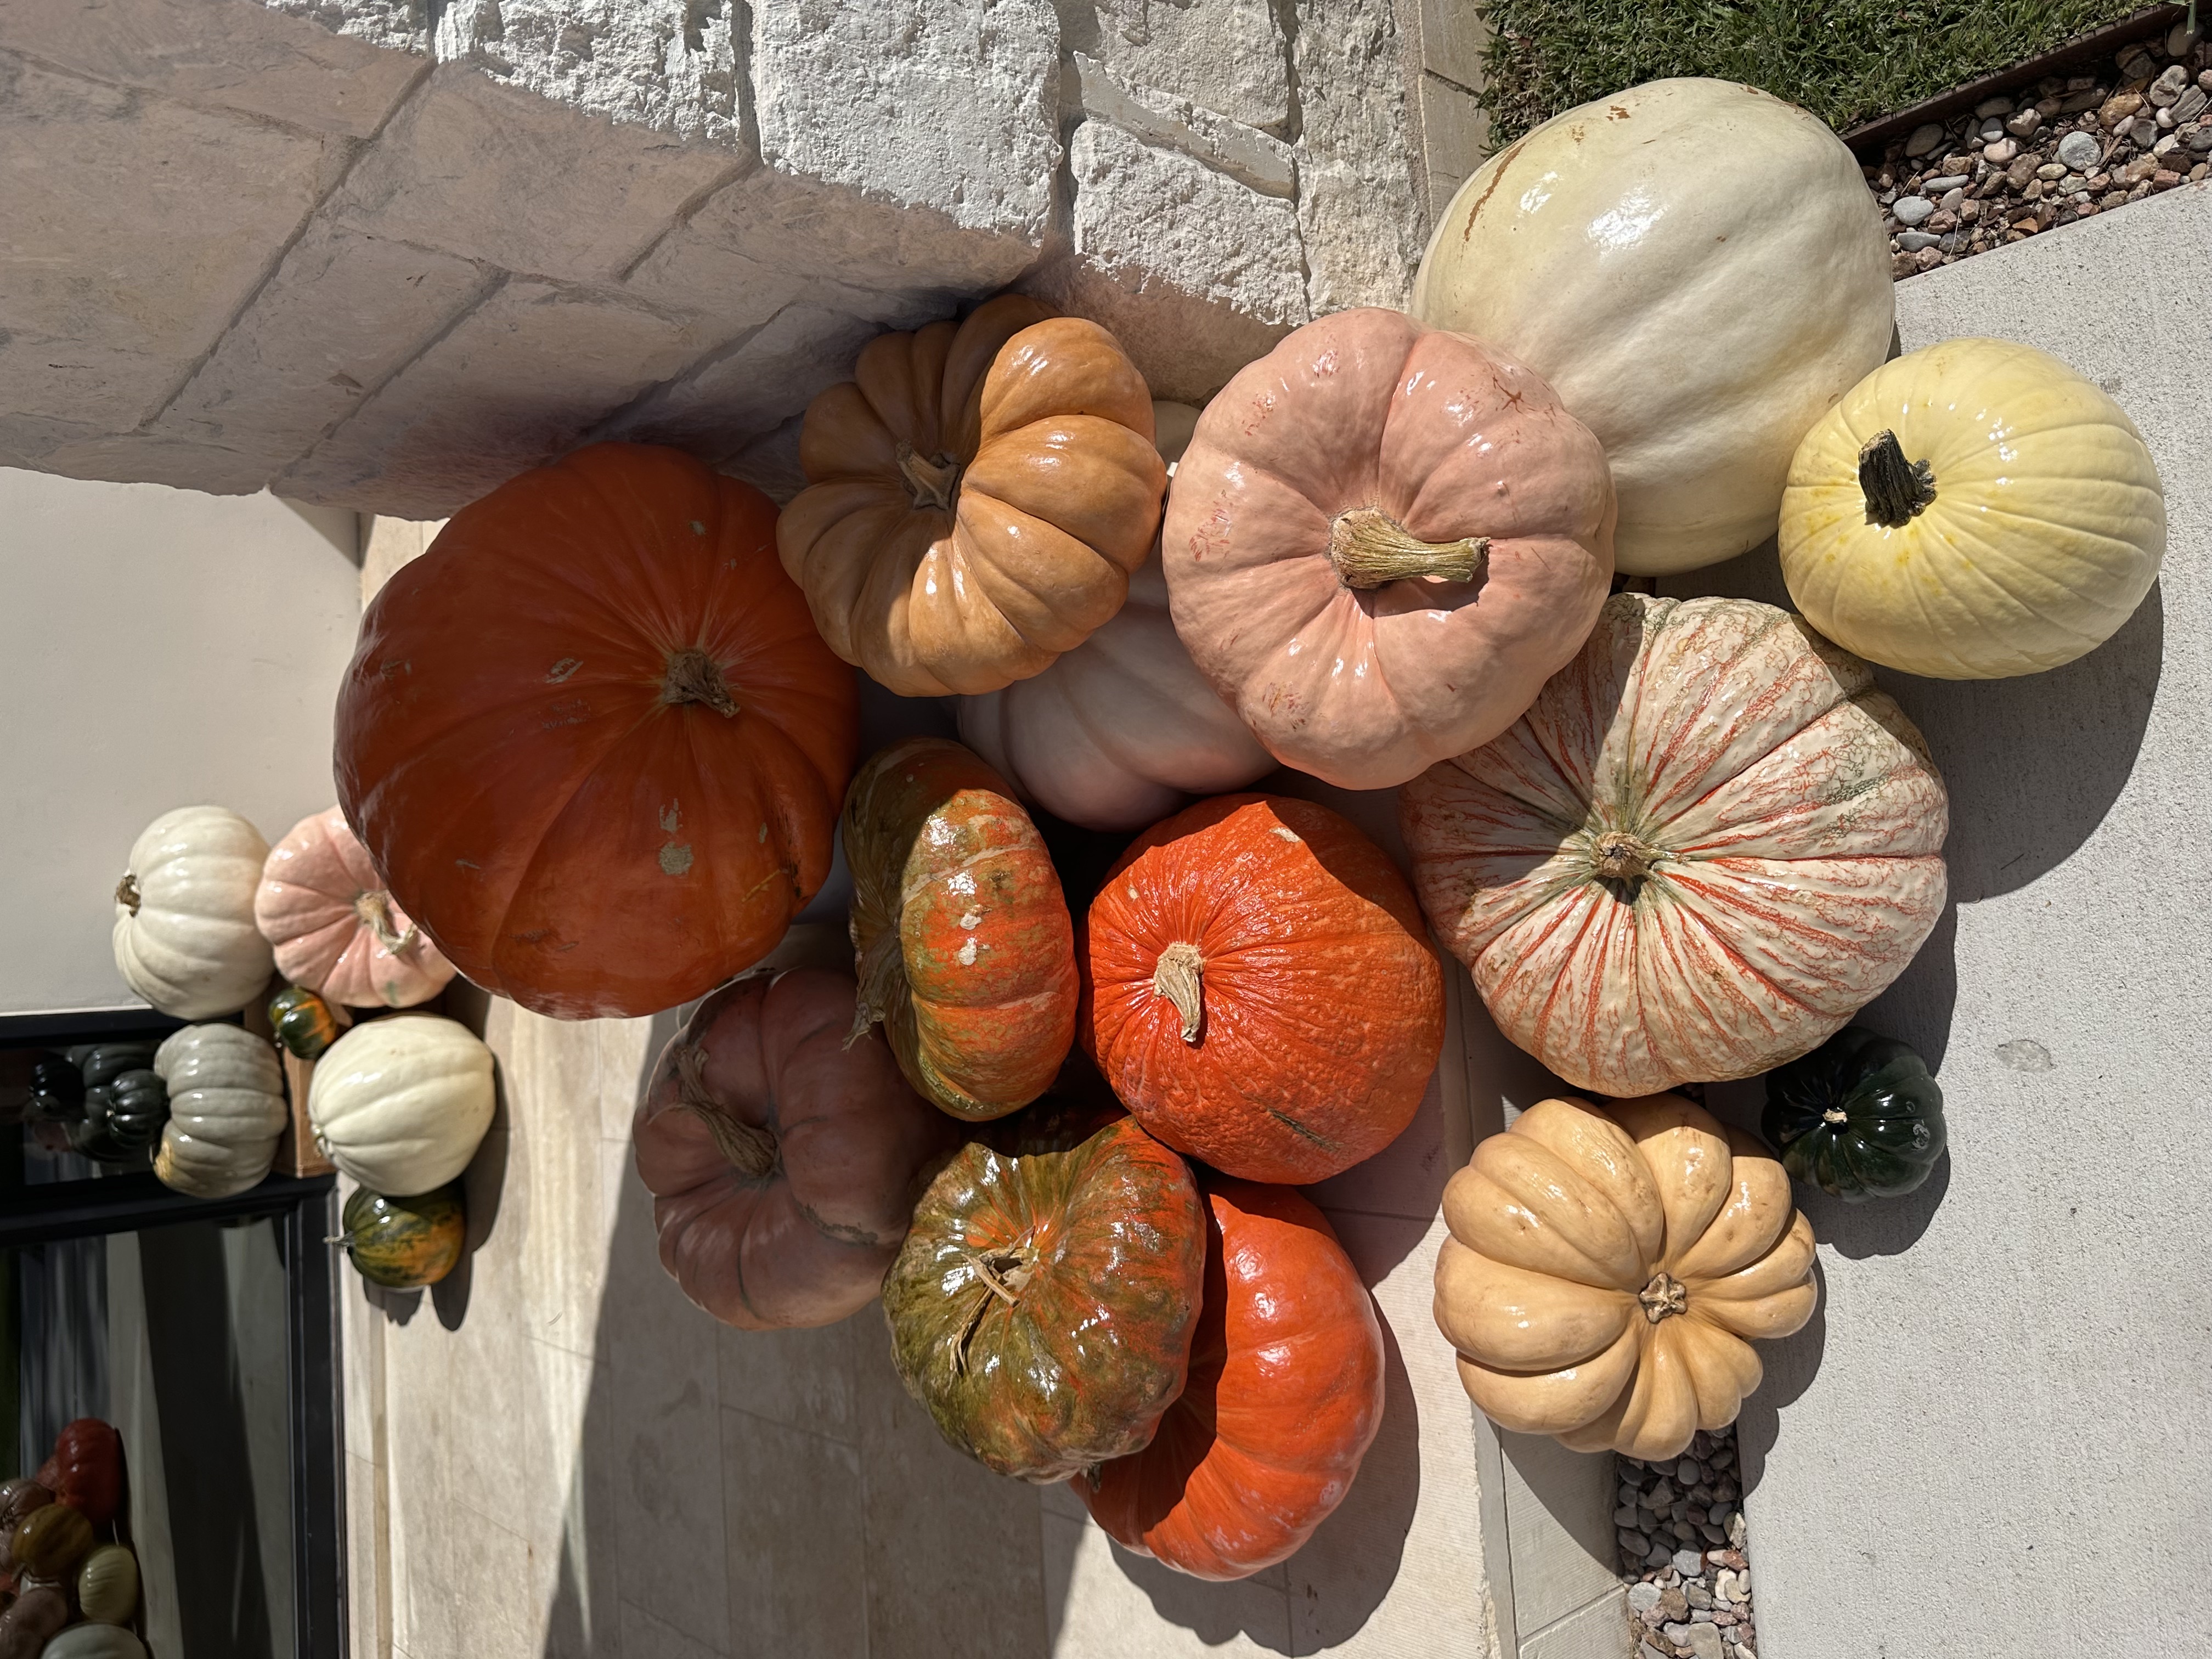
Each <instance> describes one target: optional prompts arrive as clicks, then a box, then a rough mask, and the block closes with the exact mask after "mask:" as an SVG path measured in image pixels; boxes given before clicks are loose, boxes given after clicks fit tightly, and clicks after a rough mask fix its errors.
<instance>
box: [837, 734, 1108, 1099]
mask: <svg viewBox="0 0 2212 1659" xmlns="http://www.w3.org/2000/svg"><path fill="white" fill-rule="evenodd" d="M844 837H845V861H846V863H847V864H848V866H851V868H852V872H853V918H852V928H853V948H854V951H857V952H858V953H859V963H860V1012H859V1014H858V1016H857V1018H856V1020H855V1023H854V1028H853V1029H854V1031H856V1032H858V1031H862V1030H866V1029H867V1028H868V1027H869V1026H870V1025H872V1024H875V1022H877V1021H878V1020H881V1021H882V1022H883V1023H884V1028H885V1029H886V1030H887V1031H888V1032H889V1033H890V1041H891V1051H892V1052H893V1053H894V1054H896V1055H897V1056H898V1062H899V1069H900V1070H901V1071H902V1072H904V1073H906V1079H907V1081H908V1082H909V1083H911V1084H912V1085H914V1086H915V1088H916V1089H918V1090H920V1091H921V1093H922V1094H923V1095H924V1096H926V1097H927V1098H929V1099H931V1100H933V1101H935V1102H936V1103H938V1104H939V1106H941V1107H943V1108H944V1109H945V1110H946V1111H948V1112H951V1114H952V1115H954V1116H956V1117H963V1118H970V1119H983V1118H994V1117H1003V1116H1005V1115H1006V1114H1007V1113H1008V1112H1011V1111H1014V1110H1016V1109H1018V1108H1020V1107H1023V1106H1026V1105H1027V1104H1029V1103H1030V1101H1032V1100H1035V1099H1036V1097H1038V1096H1039V1095H1041V1094H1042V1093H1043V1092H1044V1091H1045V1088H1046V1086H1047V1085H1049V1084H1050V1083H1051V1082H1052V1080H1053V1078H1054V1075H1055V1074H1056V1073H1058V1072H1059V1070H1060V1062H1061V1061H1062V1060H1066V1058H1067V1052H1068V1049H1069V1048H1070V1047H1071V1046H1072V1045H1073V1042H1074V1038H1075V1005H1076V997H1077V987H1076V972H1075V939H1074V929H1073V926H1072V924H1071V923H1070V921H1069V920H1068V915H1067V901H1066V898H1065V897H1064V896H1062V895H1061V892H1060V877H1059V875H1058V874H1057V872H1054V869H1053V865H1052V855H1051V854H1049V853H1048V852H1047V851H1046V850H1045V844H1044V839H1043V837H1042V836H1039V835H1038V834H1037V830H1036V824H1034V823H1031V822H1030V815H1029V814H1028V813H1027V812H1025V811H1023V810H1022V808H1021V805H1020V803H1019V802H1018V801H1017V800H1015V799H1014V796H1013V791H1012V789H1010V788H1008V787H1007V786H1006V780H1005V779H1004V778H1001V777H1000V775H998V774H997V773H996V772H994V771H993V770H992V769H990V768H989V767H988V766H987V765H985V764H984V763H983V762H982V761H981V759H979V758H978V757H976V756H975V754H974V753H973V752H972V751H971V750H966V749H963V748H962V747H961V746H960V745H959V744H957V743H951V742H947V741H946V740H945V739H944V738H908V740H907V741H905V742H904V743H899V744H893V745H892V746H891V747H890V748H889V749H886V750H882V751H881V752H880V753H878V754H877V755H875V756H873V757H871V758H870V759H869V760H868V761H867V763H866V764H865V765H863V766H862V767H861V768H860V773H859V775H857V776H855V777H854V780H853V788H852V793H850V794H849V795H848V797H847V799H846V802H845V816H844Z"/></svg>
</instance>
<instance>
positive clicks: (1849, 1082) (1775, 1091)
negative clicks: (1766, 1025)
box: [1759, 1025, 1948, 1204]
mask: <svg viewBox="0 0 2212 1659" xmlns="http://www.w3.org/2000/svg"><path fill="white" fill-rule="evenodd" d="M1759 1128H1760V1130H1761V1131H1762V1132H1763V1133H1765V1136H1766V1139H1768V1140H1769V1141H1770V1142H1771V1143H1772V1145H1774V1146H1776V1147H1778V1149H1779V1150H1780V1152H1781V1153H1782V1167H1783V1168H1784V1169H1785V1170H1788V1171H1789V1172H1790V1176H1791V1178H1792V1179H1794V1180H1797V1181H1803V1182H1810V1183H1811V1184H1812V1185H1814V1186H1816V1187H1818V1188H1820V1190H1821V1191H1822V1192H1824V1193H1826V1194H1830V1195H1831V1196H1832V1197H1835V1198H1840V1199H1842V1200H1844V1202H1846V1203H1850V1204H1857V1203H1863V1202H1864V1201H1865V1200H1868V1199H1870V1198H1902V1197H1903V1196H1904V1195H1905V1194H1907V1193H1910V1192H1913V1191H1916V1190H1917V1189H1918V1188H1919V1187H1920V1186H1921V1185H1922V1183H1923V1182H1926V1180H1927V1179H1928V1177H1929V1176H1930V1175H1932V1174H1933V1173H1935V1170H1936V1163H1937V1161H1938V1160H1939V1159H1940V1158H1942V1156H1943V1148H1944V1146H1945V1143H1946V1142H1947V1140H1948V1132H1947V1130H1946V1128H1945V1127H1944V1122H1943V1091H1942V1089H1941V1088H1940V1087H1938V1086H1937V1085H1936V1079H1934V1078H1933V1077H1931V1076H1929V1073H1928V1062H1927V1061H1926V1060H1923V1059H1921V1058H1920V1056H1919V1055H1918V1054H1916V1053H1914V1052H1913V1051H1912V1050H1911V1048H1907V1047H1906V1046H1905V1044H1904V1043H1902V1042H1896V1041H1894V1040H1893V1039H1892V1038H1889V1037H1886V1036H1881V1034H1880V1033H1879V1032H1876V1031H1869V1030H1867V1029H1866V1027H1864V1026H1863V1025H1846V1026H1845V1027H1844V1029H1843V1030H1840V1031H1838V1032H1837V1033H1836V1034H1835V1036H1832V1037H1830V1038H1829V1039H1828V1040H1827V1041H1826V1042H1824V1043H1822V1044H1821V1045H1820V1047H1819V1048H1815V1049H1814V1051H1813V1052H1812V1053H1811V1054H1807V1055H1806V1056H1805V1057H1804V1058H1803V1059H1802V1060H1791V1061H1790V1064H1788V1065H1787V1066H1778V1067H1776V1068H1775V1069H1774V1070H1773V1071H1771V1072H1769V1073H1767V1074H1766V1110H1765V1113H1764V1114H1763V1115H1761V1117H1760V1119H1759Z"/></svg>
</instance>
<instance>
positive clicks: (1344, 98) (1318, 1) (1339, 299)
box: [1293, 0, 1428, 316]
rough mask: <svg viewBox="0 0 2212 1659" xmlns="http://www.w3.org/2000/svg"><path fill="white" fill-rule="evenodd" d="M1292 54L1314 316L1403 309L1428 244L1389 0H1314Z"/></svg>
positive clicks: (1302, 225)
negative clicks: (1360, 309) (1416, 188)
mask: <svg viewBox="0 0 2212 1659" xmlns="http://www.w3.org/2000/svg"><path fill="white" fill-rule="evenodd" d="M1301 15H1302V22H1301V26H1300V27H1299V29H1298V35H1297V40H1296V42H1295V43H1294V52H1293V60H1294V62H1295V63H1296V65H1297V84H1298V95H1299V99H1300V112H1301V118H1302V121H1303V126H1302V128H1301V131H1300V132H1299V134H1298V139H1297V144H1296V145H1295V146H1294V148H1295V149H1296V150H1297V158H1298V226H1299V229H1300V231H1301V232H1302V234H1303V235H1304V242H1305V252H1306V264H1307V267H1308V276H1307V279H1306V294H1307V300H1308V303H1309V304H1310V306H1311V307H1312V310H1313V314H1314V315H1316V316H1321V315H1323V314H1325V313H1328V312H1332V311H1341V310H1343V309H1345V308H1346V307H1348V306H1400V307H1402V306H1403V305H1404V304H1405V303H1406V301H1407V297H1408V296H1409V295H1410V294H1411V293H1412V291H1413V272H1414V270H1415V269H1416V268H1417V267H1418V266H1419V264H1420V262H1421V250H1422V248H1423V247H1424V246H1425V245H1426V242H1427V240H1428V228H1427V220H1426V216H1425V214H1424V213H1423V212H1422V210H1421V205H1420V203H1419V200H1418V199H1417V197H1416V196H1415V194H1414V183H1413V180H1414V173H1415V168H1416V161H1415V158H1414V157H1413V155H1411V154H1410V153H1409V152H1408V150H1407V147H1406V144H1405V142H1404V134H1405V131H1406V88H1405V83H1404V82H1403V80H1402V79H1401V76H1400V67H1401V40H1400V39H1399V35H1398V27H1397V22H1396V20H1395V17H1394V16H1393V15H1392V13H1391V9H1390V5H1389V0H1308V3H1307V5H1306V6H1305V7H1304V10H1303V12H1302V14H1301Z"/></svg>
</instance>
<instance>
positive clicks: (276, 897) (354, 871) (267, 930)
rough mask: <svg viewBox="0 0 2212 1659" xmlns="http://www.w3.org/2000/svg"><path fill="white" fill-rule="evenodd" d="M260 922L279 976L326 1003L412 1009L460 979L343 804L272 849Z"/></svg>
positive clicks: (257, 914)
mask: <svg viewBox="0 0 2212 1659" xmlns="http://www.w3.org/2000/svg"><path fill="white" fill-rule="evenodd" d="M253 920H254V922H255V923H256V925H257V926H258V927H260V929H261V935H262V937H263V938H264V939H267V940H268V941H269V942H270V944H271V945H274V946H275V947H276V971H277V972H278V973H280V974H282V975H284V977H285V978H286V979H288V980H289V981H291V982H292V983H293V984H295V985H304V986H306V987H307V989H309V990H310V991H313V992H315V993H317V994H319V995H320V996H321V997H322V998H323V1000H325V1001H326V1002H332V1003H343V1004H345V1005H347V1006H350V1007H355V1008H374V1007H376V1006H384V1007H386V1008H410V1007H412V1006H414V1005H415V1004H416V1003H418V1002H427V1001H428V1000H430V999H431V998H432V997H434V996H435V995H437V994H438V993H439V992H440V991H441V990H443V989H444V988H445V986H446V981H447V980H449V979H451V978H453V963H450V962H447V960H446V958H445V957H443V956H441V955H440V954H439V951H438V947H437V946H436V945H433V944H431V943H430V941H429V939H428V937H426V936H425V935H424V934H423V933H422V930H421V929H420V928H418V927H416V926H415V924H414V923H413V922H411V921H409V920H408V919H407V913H406V912H405V911H404V910H402V909H401V908H399V907H398V904H396V903H394V902H392V895H391V894H390V893H388V892H386V890H385V888H384V880H383V878H381V877H380V876H379V875H378V874H377V873H376V866H374V865H373V864H371V863H370V862H369V860H368V848H365V847H363V846H362V844H361V842H360V840H359V838H358V837H356V836H355V834H354V832H353V831H352V830H351V829H348V828H347V827H346V821H345V815H344V814H343V812H341V811H339V810H338V809H337V807H335V806H333V807H331V809H330V811H327V812H317V813H315V814H314V815H313V817H304V818H301V820H300V821H299V823H295V824H294V825H293V826H292V829H291V833H290V834H289V835H287V836H285V837H284V839H283V840H282V841H280V842H277V843H276V846H274V847H273V848H270V851H269V861H268V862H267V863H266V864H264V866H262V867H261V886H260V889H259V890H258V891H257V892H256V893H255V894H254V896H253Z"/></svg>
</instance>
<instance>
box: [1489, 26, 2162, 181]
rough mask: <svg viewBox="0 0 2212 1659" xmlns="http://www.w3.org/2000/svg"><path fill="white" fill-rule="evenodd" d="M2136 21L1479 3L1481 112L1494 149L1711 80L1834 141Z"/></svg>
mask: <svg viewBox="0 0 2212 1659" xmlns="http://www.w3.org/2000/svg"><path fill="white" fill-rule="evenodd" d="M1459 3H1462V4H1470V3H1474V0H1459ZM2142 9H2143V0H1983V3H1980V4H1966V3H1955V0H1942V3H1921V4H1910V3H1907V4H1900V3H1899V0H1887V3H1875V0H1823V3H1816V4H1807V3H1805V0H1486V3H1484V4H1483V5H1482V11H1483V14H1484V15H1485V16H1486V17H1487V18H1488V19H1489V21H1490V26H1491V29H1492V38H1491V42H1490V49H1489V54H1488V58H1487V60H1486V64H1485V68H1486V76H1487V79H1488V82H1489V84H1488V85H1487V86H1486V88H1484V89H1483V91H1482V94H1481V99H1482V106H1483V107H1484V108H1485V109H1486V110H1487V111H1488V112H1489V113H1490V122H1491V132H1492V143H1495V144H1497V145H1498V146H1501V147H1502V146H1504V145H1505V144H1508V143H1511V142H1512V141H1513V140H1514V139H1516V138H1517V137H1520V136H1521V135H1522V133H1524V132H1526V131H1528V129H1529V128H1531V127H1533V126H1534V125H1537V124H1538V123H1539V122H1541V121H1545V120H1548V119H1549V118H1551V117H1553V116H1554V115H1557V114H1558V113H1559V112H1560V111H1562V110H1566V109H1572V108H1573V107H1574V106H1576V105H1577V104H1586V103H1588V102H1589V100H1592V99H1593V98H1602V97H1605V96H1606V95H1607V94H1610V93H1614V92H1619V91H1620V90H1621V89H1622V88H1626V87H1632V86H1635V85H1636V84H1637V83H1638V82H1644V81H1658V80H1663V79H1665V78H1666V77H1668V76H1675V75H1710V76H1717V77H1718V78H1721V79H1723V80H1729V81H1747V82H1750V83H1751V84H1752V85H1753V86H1757V87H1763V88H1765V89H1766V90H1767V91H1769V92H1771V93H1774V94H1778V95H1779V96H1781V97H1784V98H1787V99H1789V100H1790V101H1791V102H1792V103H1796V104H1802V105H1803V106H1805V107H1806V108H1807V109H1809V110H1811V111H1812V112H1814V114H1815V115H1818V116H1819V117H1820V118H1821V119H1822V120H1824V121H1826V122H1827V123H1828V124H1829V125H1831V126H1832V127H1834V128H1836V129H1837V131H1843V130H1844V129H1845V128H1848V127H1852V126H1856V125H1859V124H1860V123H1862V122H1864V121H1867V120H1869V119H1871V118H1874V117H1875V116H1878V115H1887V114H1889V113H1891V112H1893V111H1896V110H1899V109H1903V108H1905V106H1907V105H1910V104H1913V103H1917V102H1918V101H1919V100H1921V99H1923V98H1929V97H1933V96H1934V95H1935V94H1937V93H1939V92H1942V91H1943V90H1945V89H1946V88H1949V87H1953V86H1956V85H1957V84H1958V83H1959V82H1961V81H1966V80H1971V79H1972V78H1973V77H1974V76H1978V75H1987V74H1990V73H1991V72H1992V71H1994V70H2001V69H2006V68H2009V67H2010V66H2011V65H2013V64H2017V63H2020V62H2021V60H2022V59H2024V58H2033V56H2035V55H2036V54H2037V53H2038V52H2048V51H2050V50H2051V48H2052V47H2053V46H2058V45H2060V44H2062V43H2063V42H2064V41H2066V40H2071V39H2072V38H2073V37H2074V36H2075V35H2077V34H2081V33H2086V32H2087V31H2088V30H2090V29H2093V28H2097V27H2101V26H2103V25H2104V24H2106V23H2110V22H2113V21H2117V20H2118V19H2119V18H2122V17H2125V16H2127V15H2129V14H2130V13H2131V12H2136V11H2140V10H2142Z"/></svg>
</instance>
